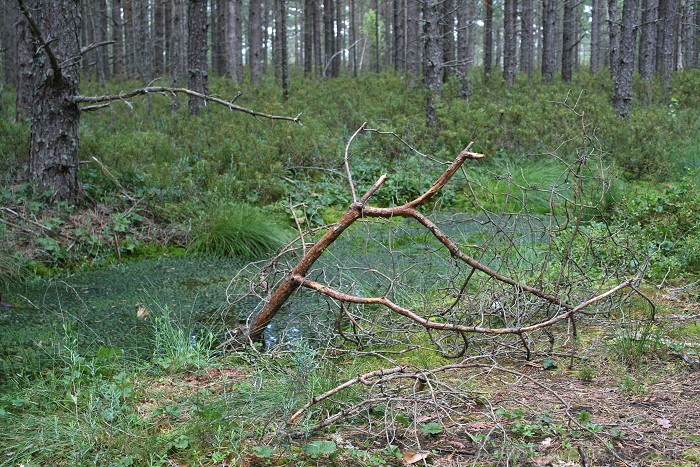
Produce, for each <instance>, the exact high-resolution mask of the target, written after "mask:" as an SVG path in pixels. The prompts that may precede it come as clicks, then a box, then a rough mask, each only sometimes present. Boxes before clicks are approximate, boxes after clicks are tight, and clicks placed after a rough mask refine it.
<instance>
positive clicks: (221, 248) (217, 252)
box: [189, 204, 291, 260]
mask: <svg viewBox="0 0 700 467" xmlns="http://www.w3.org/2000/svg"><path fill="white" fill-rule="evenodd" d="M290 238H291V235H289V233H288V230H287V229H286V228H285V227H283V226H282V225H281V224H280V223H279V222H276V221H275V220H274V217H272V216H270V214H269V213H266V212H264V211H263V210H261V209H260V208H256V207H254V206H251V205H248V204H233V205H229V206H223V207H214V208H213V209H211V210H210V211H208V213H207V214H206V215H205V217H204V218H203V219H201V220H200V221H199V222H198V223H197V224H196V225H195V228H194V234H193V239H192V242H191V243H190V245H189V251H190V252H192V253H197V254H204V255H208V256H213V257H220V258H221V257H239V258H242V259H248V260H250V259H260V258H262V257H265V256H268V255H271V254H272V253H274V252H275V251H276V250H278V249H279V248H280V247H282V246H283V245H284V244H285V243H286V242H287V241H288V240H289V239H290Z"/></svg>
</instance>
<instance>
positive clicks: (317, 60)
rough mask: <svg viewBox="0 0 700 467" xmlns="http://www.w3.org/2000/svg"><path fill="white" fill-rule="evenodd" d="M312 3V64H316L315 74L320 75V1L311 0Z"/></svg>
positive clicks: (321, 56)
mask: <svg viewBox="0 0 700 467" xmlns="http://www.w3.org/2000/svg"><path fill="white" fill-rule="evenodd" d="M311 3H312V5H313V13H314V64H315V65H316V75H317V76H321V73H323V53H322V52H323V51H322V48H321V29H322V23H323V21H322V17H321V14H322V12H321V5H322V3H321V2H320V1H313V2H311Z"/></svg>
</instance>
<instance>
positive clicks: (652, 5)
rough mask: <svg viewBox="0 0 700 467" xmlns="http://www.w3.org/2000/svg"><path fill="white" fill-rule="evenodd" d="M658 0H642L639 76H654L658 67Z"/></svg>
mask: <svg viewBox="0 0 700 467" xmlns="http://www.w3.org/2000/svg"><path fill="white" fill-rule="evenodd" d="M658 6H659V5H658V0H642V20H641V24H640V27H639V76H640V77H641V78H642V79H644V80H650V79H652V78H653V77H654V70H655V69H656V21H657V14H658Z"/></svg>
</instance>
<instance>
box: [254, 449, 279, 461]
mask: <svg viewBox="0 0 700 467" xmlns="http://www.w3.org/2000/svg"><path fill="white" fill-rule="evenodd" d="M274 454H275V448H273V447H270V446H253V455H254V456H255V457H260V458H263V459H267V458H268V457H272V456H273V455H274Z"/></svg>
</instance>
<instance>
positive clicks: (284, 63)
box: [277, 0, 289, 101]
mask: <svg viewBox="0 0 700 467" xmlns="http://www.w3.org/2000/svg"><path fill="white" fill-rule="evenodd" d="M278 1H279V12H278V18H279V24H278V28H277V34H279V42H280V67H281V68H282V69H281V70H280V71H281V77H282V99H284V100H285V101H286V100H287V97H288V96H289V63H288V60H289V57H288V53H287V0H278Z"/></svg>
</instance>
